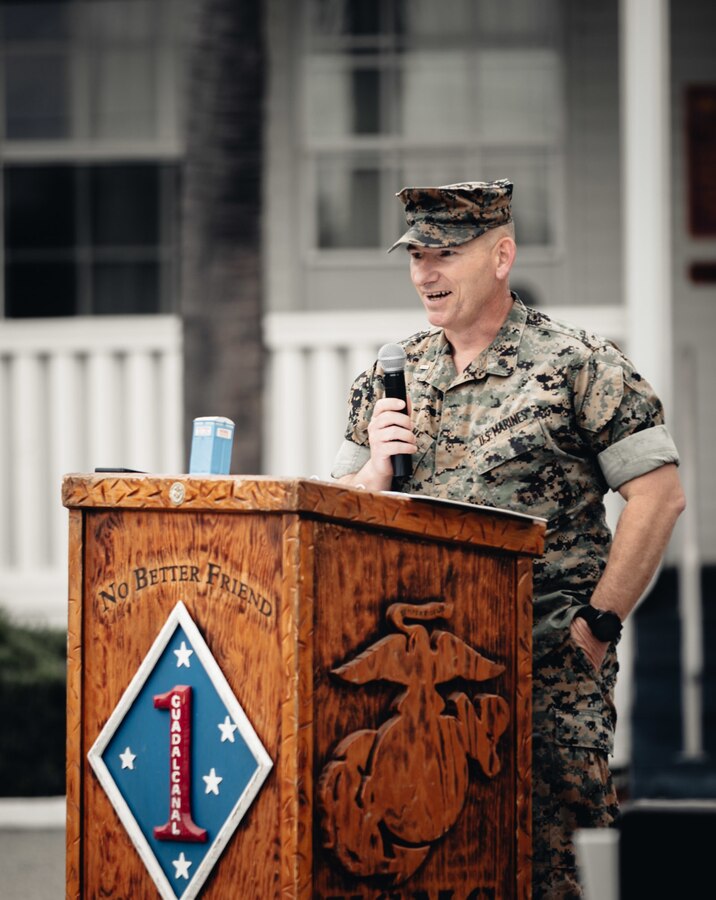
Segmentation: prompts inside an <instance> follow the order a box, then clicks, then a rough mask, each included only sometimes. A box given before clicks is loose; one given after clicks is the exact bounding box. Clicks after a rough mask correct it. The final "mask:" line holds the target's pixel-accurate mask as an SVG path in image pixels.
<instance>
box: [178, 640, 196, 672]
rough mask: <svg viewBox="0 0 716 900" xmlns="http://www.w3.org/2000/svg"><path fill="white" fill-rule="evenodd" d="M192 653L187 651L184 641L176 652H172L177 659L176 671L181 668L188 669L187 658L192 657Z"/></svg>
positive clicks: (189, 650)
mask: <svg viewBox="0 0 716 900" xmlns="http://www.w3.org/2000/svg"><path fill="white" fill-rule="evenodd" d="M193 652H194V651H193V650H191V649H189V647H187V645H186V641H182V642H181V647H179V649H178V650H175V651H174V655H175V656H176V658H177V669H178V668H180V667H181V666H186V667H187V669H188V668H190V665H189V657H190V656H191V655H192V653H193Z"/></svg>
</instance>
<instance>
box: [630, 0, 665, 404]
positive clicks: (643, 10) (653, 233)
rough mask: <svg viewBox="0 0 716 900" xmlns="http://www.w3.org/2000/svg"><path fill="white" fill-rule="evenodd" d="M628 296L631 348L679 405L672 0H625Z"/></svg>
mask: <svg viewBox="0 0 716 900" xmlns="http://www.w3.org/2000/svg"><path fill="white" fill-rule="evenodd" d="M620 41H621V47H620V51H621V52H620V64H621V135H622V172H621V177H622V182H621V188H622V210H621V211H622V232H623V235H624V242H623V246H624V261H623V270H624V300H625V304H626V313H627V327H628V336H629V337H628V345H629V356H630V358H631V359H632V360H633V361H634V363H635V364H636V366H637V368H638V369H639V371H640V372H642V374H643V375H644V376H645V377H646V378H647V380H648V381H650V382H651V384H653V385H654V387H655V388H656V390H657V392H658V394H659V396H660V397H661V398H662V400H663V401H664V405H665V406H666V411H667V416H668V415H669V414H670V413H671V411H672V410H671V393H672V355H673V353H672V347H671V335H672V324H671V278H672V272H671V269H672V265H671V189H670V188H671V154H670V140H671V125H670V109H671V102H670V100H671V91H670V76H669V68H670V66H669V62H670V60H669V2H668V0H621V20H620Z"/></svg>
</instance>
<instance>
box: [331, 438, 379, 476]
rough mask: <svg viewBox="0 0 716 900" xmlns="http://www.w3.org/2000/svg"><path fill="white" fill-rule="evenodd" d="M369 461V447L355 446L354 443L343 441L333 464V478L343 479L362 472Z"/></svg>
mask: <svg viewBox="0 0 716 900" xmlns="http://www.w3.org/2000/svg"><path fill="white" fill-rule="evenodd" d="M369 459H370V448H369V447H364V446H361V445H360V444H354V443H353V441H343V443H342V444H341V446H340V449H339V450H338V454H337V456H336V458H335V460H334V462H333V468H332V469H331V478H342V477H343V476H344V475H353V473H354V472H360V470H361V469H362V468H363V466H364V465H365V464H366V463H367V462H368V460H369Z"/></svg>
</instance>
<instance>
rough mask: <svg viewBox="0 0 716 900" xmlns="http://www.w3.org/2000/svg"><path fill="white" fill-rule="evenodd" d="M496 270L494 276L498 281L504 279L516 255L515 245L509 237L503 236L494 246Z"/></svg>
mask: <svg viewBox="0 0 716 900" xmlns="http://www.w3.org/2000/svg"><path fill="white" fill-rule="evenodd" d="M493 249H494V252H495V259H496V268H495V276H496V277H497V278H499V279H501V280H502V279H505V278H507V276H508V275H509V274H510V269H511V268H512V264H513V263H514V261H515V256H516V255H517V245H516V244H515V242H514V241H513V240H512V238H511V237H508V236H507V235H505V236H504V237H501V238H500V240H499V241H498V242H497V243H496V244H495V246H494V248H493Z"/></svg>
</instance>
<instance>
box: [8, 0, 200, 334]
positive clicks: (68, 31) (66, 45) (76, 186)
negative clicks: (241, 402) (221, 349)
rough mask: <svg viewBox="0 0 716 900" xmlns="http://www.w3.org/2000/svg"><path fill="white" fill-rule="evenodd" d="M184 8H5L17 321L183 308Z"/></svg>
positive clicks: (118, 2) (163, 4)
mask: <svg viewBox="0 0 716 900" xmlns="http://www.w3.org/2000/svg"><path fill="white" fill-rule="evenodd" d="M183 7H184V0H66V2H19V3H18V2H4V3H1V4H0V45H1V46H0V67H1V68H0V141H1V143H2V157H1V162H0V166H1V174H2V205H3V216H2V222H1V225H0V227H1V229H2V255H3V256H2V262H3V268H4V278H3V280H2V285H1V287H0V291H1V292H2V297H1V299H2V304H1V307H2V312H3V314H4V315H5V316H6V317H12V318H15V317H37V316H67V315H92V314H98V315H101V314H130V313H154V312H165V311H169V310H171V309H172V307H173V305H174V302H175V295H176V282H177V268H178V252H177V230H178V229H177V225H178V209H179V202H178V199H179V190H178V188H179V156H180V145H181V135H180V128H179V122H180V111H179V98H180V77H181V59H182V40H181V38H182V22H183V20H184V16H183V15H182V11H183Z"/></svg>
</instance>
